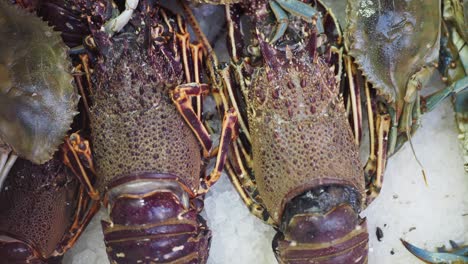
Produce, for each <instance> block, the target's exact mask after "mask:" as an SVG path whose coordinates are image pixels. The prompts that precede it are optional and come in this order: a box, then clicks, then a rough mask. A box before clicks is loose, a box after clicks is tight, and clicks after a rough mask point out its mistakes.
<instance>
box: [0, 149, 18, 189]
mask: <svg viewBox="0 0 468 264" xmlns="http://www.w3.org/2000/svg"><path fill="white" fill-rule="evenodd" d="M17 158H18V156H17V155H15V154H13V153H12V152H10V153H8V152H3V153H2V154H1V155H0V190H1V189H2V186H3V182H4V181H5V179H6V178H7V176H8V172H10V169H11V167H13V165H14V164H15V161H16V159H17Z"/></svg>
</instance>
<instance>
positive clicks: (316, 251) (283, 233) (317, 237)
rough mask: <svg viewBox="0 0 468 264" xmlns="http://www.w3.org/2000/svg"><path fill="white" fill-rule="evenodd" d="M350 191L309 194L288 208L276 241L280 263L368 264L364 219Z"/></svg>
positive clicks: (330, 189)
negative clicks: (359, 213) (360, 215)
mask: <svg viewBox="0 0 468 264" xmlns="http://www.w3.org/2000/svg"><path fill="white" fill-rule="evenodd" d="M357 197H358V195H357V193H356V192H355V191H353V190H352V189H351V188H348V187H340V186H327V187H321V188H318V189H316V190H312V191H309V192H306V193H304V194H302V195H300V196H298V197H296V198H295V199H293V200H292V201H291V202H289V203H288V204H287V207H286V209H285V212H284V215H283V218H282V225H281V227H280V229H279V231H278V233H277V234H276V236H275V237H274V239H273V250H274V252H275V254H276V258H277V259H278V261H279V262H280V263H288V264H301V263H321V264H325V263H367V253H368V240H369V235H368V233H367V226H366V221H365V219H360V218H359V215H358V212H359V211H358V210H359V206H358V205H359V200H358V199H357Z"/></svg>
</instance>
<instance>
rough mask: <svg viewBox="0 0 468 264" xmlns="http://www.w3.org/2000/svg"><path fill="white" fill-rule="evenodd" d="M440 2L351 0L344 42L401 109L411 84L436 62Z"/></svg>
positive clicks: (388, 97)
mask: <svg viewBox="0 0 468 264" xmlns="http://www.w3.org/2000/svg"><path fill="white" fill-rule="evenodd" d="M440 7H441V3H440V0H408V1H394V0H379V1H375V0H349V1H348V7H347V19H348V28H347V32H346V33H345V34H346V35H345V41H346V44H347V47H349V49H350V50H349V53H350V55H352V56H353V57H354V58H355V60H356V63H357V64H358V66H359V68H360V69H361V70H362V72H363V74H364V75H365V76H366V77H367V80H368V81H369V82H371V83H372V84H373V86H374V88H376V89H378V91H379V93H380V95H382V96H383V97H384V98H385V99H386V101H387V102H389V103H396V104H397V105H396V106H397V109H400V110H401V106H402V104H403V98H404V96H405V91H406V85H407V82H408V80H409V79H410V77H411V76H412V75H413V74H415V73H416V72H418V71H419V70H420V69H421V68H422V67H424V66H426V65H430V64H432V63H434V62H436V61H437V59H438V53H439V46H440V44H439V39H440V25H441V9H440Z"/></svg>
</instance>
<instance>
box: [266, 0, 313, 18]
mask: <svg viewBox="0 0 468 264" xmlns="http://www.w3.org/2000/svg"><path fill="white" fill-rule="evenodd" d="M275 2H276V3H278V4H279V5H280V6H281V7H282V8H283V9H284V10H286V11H288V12H289V13H291V14H292V15H294V16H298V17H301V18H302V19H304V20H305V21H307V22H312V21H313V19H312V18H313V17H314V16H316V15H318V12H317V10H315V8H313V7H311V6H309V5H308V4H305V3H303V2H301V1H298V0H275Z"/></svg>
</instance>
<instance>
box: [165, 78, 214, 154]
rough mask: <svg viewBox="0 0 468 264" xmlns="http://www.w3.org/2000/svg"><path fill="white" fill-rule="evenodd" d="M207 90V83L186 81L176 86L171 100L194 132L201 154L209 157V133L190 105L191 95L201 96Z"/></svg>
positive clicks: (210, 145) (210, 144) (210, 151)
mask: <svg viewBox="0 0 468 264" xmlns="http://www.w3.org/2000/svg"><path fill="white" fill-rule="evenodd" d="M208 91H209V88H208V85H207V84H199V83H186V84H182V85H179V86H177V87H176V88H175V89H174V90H173V91H172V94H171V98H172V101H173V102H174V104H175V105H176V107H177V110H178V111H179V112H180V113H181V115H182V116H183V118H184V119H185V121H186V122H187V124H188V125H189V126H190V128H191V129H192V130H193V132H194V133H195V136H196V137H197V139H198V140H199V141H200V143H201V145H202V148H203V156H205V157H209V156H210V155H211V154H212V145H213V143H212V142H211V138H210V134H209V133H208V131H207V130H206V128H205V126H204V125H203V123H202V122H201V120H200V119H199V118H198V116H197V114H196V113H195V111H194V109H193V105H192V97H193V96H201V95H202V94H207V93H208Z"/></svg>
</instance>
